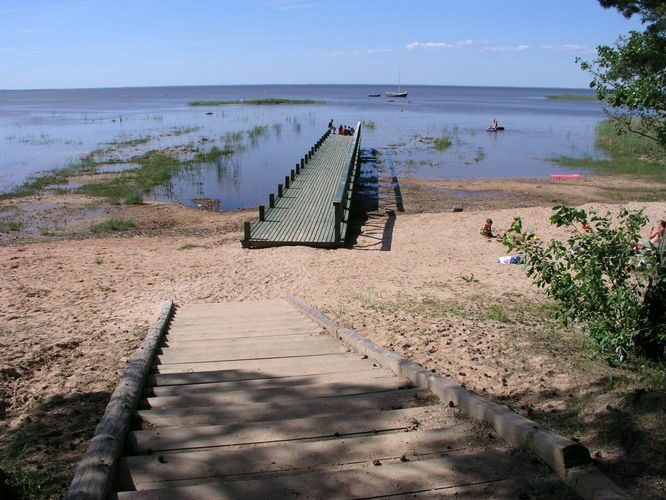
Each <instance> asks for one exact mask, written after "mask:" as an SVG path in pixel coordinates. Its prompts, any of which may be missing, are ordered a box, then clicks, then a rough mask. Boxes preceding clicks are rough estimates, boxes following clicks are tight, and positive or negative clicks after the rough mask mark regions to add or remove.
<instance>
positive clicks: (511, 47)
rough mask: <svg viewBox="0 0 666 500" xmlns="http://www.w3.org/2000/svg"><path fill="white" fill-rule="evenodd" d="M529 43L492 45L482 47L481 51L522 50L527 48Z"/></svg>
mask: <svg viewBox="0 0 666 500" xmlns="http://www.w3.org/2000/svg"><path fill="white" fill-rule="evenodd" d="M529 48H530V46H529V45H524V44H523V45H514V46H492V47H483V48H482V49H481V51H482V52H522V51H524V50H528V49H529Z"/></svg>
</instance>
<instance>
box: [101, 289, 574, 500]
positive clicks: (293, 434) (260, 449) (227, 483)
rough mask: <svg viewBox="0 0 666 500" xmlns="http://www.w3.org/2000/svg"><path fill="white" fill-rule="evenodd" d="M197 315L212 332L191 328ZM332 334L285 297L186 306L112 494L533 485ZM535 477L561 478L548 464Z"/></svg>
mask: <svg viewBox="0 0 666 500" xmlns="http://www.w3.org/2000/svg"><path fill="white" fill-rule="evenodd" d="M197 317H198V318H200V320H201V327H202V332H204V331H205V332H207V333H209V334H214V335H215V337H214V338H207V337H206V336H204V337H198V336H196V335H195V332H196V330H197V328H196V324H197ZM287 317H291V320H290V321H287V319H286V318H287ZM274 318H278V320H277V321H274ZM262 330H263V331H264V335H263V336H259V337H257V336H250V337H248V336H247V334H248V332H253V333H256V332H260V331H262ZM181 336H183V338H180V337H181ZM288 339H292V340H296V339H297V342H289V340H288ZM235 340H236V341H237V345H236V346H234V341H235ZM202 341H203V344H202V343H201V342H202ZM218 342H219V344H217V343H218ZM285 342H287V344H285ZM331 342H333V343H334V344H336V343H337V340H335V339H334V338H332V337H331V336H330V335H329V334H327V333H325V331H324V330H323V329H322V328H320V327H319V326H318V325H317V324H316V323H314V321H313V320H312V319H310V318H309V317H307V316H305V315H303V314H302V313H301V312H300V311H298V310H297V309H295V308H294V307H293V306H292V305H290V304H288V303H287V302H284V301H266V302H261V303H237V304H207V305H201V304H199V305H193V306H191V307H189V306H182V307H179V308H178V310H177V312H176V314H175V316H174V318H173V321H172V323H171V325H170V327H169V330H168V331H167V333H166V335H165V336H164V338H163V341H162V346H161V349H162V351H161V353H160V351H158V354H157V355H156V358H155V363H154V365H153V368H152V373H151V374H150V376H149V377H148V378H147V383H146V385H145V387H144V393H143V394H144V398H143V400H142V401H141V402H140V404H139V408H138V409H137V411H136V412H135V417H134V422H135V424H134V427H133V428H132V429H131V431H130V432H129V435H128V437H127V440H126V445H125V449H124V453H123V456H122V457H121V458H120V460H119V462H118V466H117V471H116V474H115V480H114V488H113V492H112V493H111V498H122V499H125V498H127V499H135V498H136V499H140V498H169V499H171V498H174V499H178V498H184V499H185V498H186V499H193V498H295V497H299V498H353V497H357V498H358V497H377V496H387V495H405V496H411V495H426V496H435V497H440V496H449V495H452V496H453V495H457V496H460V495H463V496H464V495H469V496H478V495H481V496H494V497H515V496H519V495H520V494H521V493H522V492H524V491H525V488H526V481H525V477H524V470H523V469H524V464H521V463H519V462H516V461H515V460H514V459H512V457H511V455H510V454H508V453H504V452H501V451H498V450H496V449H494V448H488V447H487V446H485V447H484V446H482V445H480V444H474V443H475V441H478V439H477V438H476V437H475V436H476V434H475V430H474V427H473V425H472V424H471V423H470V422H468V421H465V420H464V419H460V418H458V417H456V416H455V415H452V411H451V410H450V409H449V408H448V406H446V405H442V404H441V403H439V400H438V399H437V398H434V397H433V395H432V394H431V393H430V392H428V391H426V390H424V389H418V388H415V387H413V386H412V385H411V384H410V382H409V381H408V380H406V379H404V378H401V377H398V376H396V375H395V374H394V373H393V372H391V371H390V370H387V369H386V368H382V367H381V366H378V365H377V363H376V362H373V361H372V360H370V359H368V358H367V357H365V356H362V355H359V354H357V353H352V352H345V349H336V348H332V349H331V345H332V344H331ZM216 344H217V345H216ZM270 344H272V345H273V347H274V349H275V350H274V353H273V354H272V355H271V352H270V349H267V347H268V346H269V345H270ZM167 345H178V348H177V351H178V356H179V357H178V359H182V360H183V362H182V363H181V362H176V363H173V362H172V363H166V362H164V361H165V360H164V359H162V358H164V357H165V356H166V355H167V354H168V353H170V352H171V351H170V350H169V349H170V348H169V347H166V346H167ZM281 345H287V346H288V349H287V350H286V351H285V350H284V349H282V348H281V347H280V346H281ZM339 345H340V346H341V345H342V344H339ZM253 349H256V350H257V351H256V352H257V355H255V356H253V355H252V354H251V351H252V350H253ZM330 350H333V351H336V352H329V351H330ZM165 352H166V353H167V354H165ZM174 352H175V351H174ZM206 352H208V353H209V354H208V355H206V356H204V357H201V356H200V355H201V353H206ZM238 353H243V354H242V359H237V357H238ZM174 355H175V354H174ZM188 356H189V357H191V356H194V357H196V358H197V359H200V360H199V361H197V360H194V359H188ZM484 432H485V431H484ZM538 481H540V482H545V483H546V484H550V487H551V488H552V487H553V483H554V484H555V485H557V479H554V478H552V477H551V478H538ZM555 490H558V488H557V487H556V488H555ZM559 493H561V491H559Z"/></svg>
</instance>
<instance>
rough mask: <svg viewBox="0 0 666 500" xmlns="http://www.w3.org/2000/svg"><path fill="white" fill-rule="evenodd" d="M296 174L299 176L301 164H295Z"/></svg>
mask: <svg viewBox="0 0 666 500" xmlns="http://www.w3.org/2000/svg"><path fill="white" fill-rule="evenodd" d="M296 173H297V174H300V173H301V164H300V163H297V164H296Z"/></svg>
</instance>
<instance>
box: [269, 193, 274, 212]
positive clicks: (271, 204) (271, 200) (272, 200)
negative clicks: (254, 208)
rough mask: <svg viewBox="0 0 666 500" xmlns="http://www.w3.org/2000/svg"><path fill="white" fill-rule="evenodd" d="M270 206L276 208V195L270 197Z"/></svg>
mask: <svg viewBox="0 0 666 500" xmlns="http://www.w3.org/2000/svg"><path fill="white" fill-rule="evenodd" d="M268 206H269V207H270V208H273V207H275V195H274V194H273V193H271V194H269V195H268Z"/></svg>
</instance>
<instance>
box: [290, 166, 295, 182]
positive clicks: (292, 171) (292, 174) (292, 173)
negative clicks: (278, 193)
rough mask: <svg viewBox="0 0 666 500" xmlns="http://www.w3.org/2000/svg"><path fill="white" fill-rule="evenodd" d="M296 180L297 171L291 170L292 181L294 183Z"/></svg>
mask: <svg viewBox="0 0 666 500" xmlns="http://www.w3.org/2000/svg"><path fill="white" fill-rule="evenodd" d="M295 178H296V170H294V169H293V168H292V169H291V180H292V181H293V180H294V179H295Z"/></svg>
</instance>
